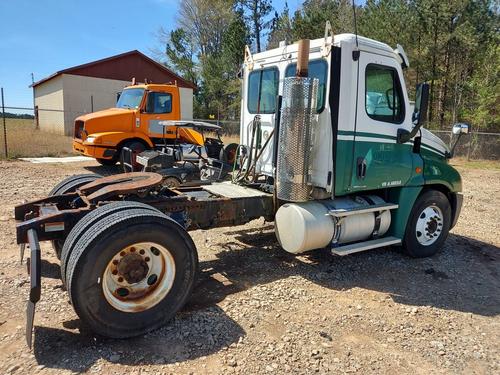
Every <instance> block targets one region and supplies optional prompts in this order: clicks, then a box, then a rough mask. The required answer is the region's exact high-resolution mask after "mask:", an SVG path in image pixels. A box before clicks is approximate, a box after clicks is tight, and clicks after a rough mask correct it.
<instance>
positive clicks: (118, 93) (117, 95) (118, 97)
mask: <svg viewBox="0 0 500 375" xmlns="http://www.w3.org/2000/svg"><path fill="white" fill-rule="evenodd" d="M121 95H122V93H121V92H117V93H116V102H117V103H118V100H120V96H121Z"/></svg>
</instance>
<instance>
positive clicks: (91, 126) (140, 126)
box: [73, 80, 222, 165]
mask: <svg viewBox="0 0 500 375" xmlns="http://www.w3.org/2000/svg"><path fill="white" fill-rule="evenodd" d="M192 118H193V97H192V90H191V89H186V88H183V87H178V86H177V85H176V84H153V83H146V84H135V82H134V80H133V82H132V84H131V85H130V86H127V87H125V88H124V90H123V91H122V92H121V93H120V95H119V97H118V101H117V103H116V106H115V108H109V109H105V110H102V111H98V112H93V113H89V114H86V115H82V116H79V117H77V118H76V119H75V128H74V136H73V151H75V152H76V153H78V154H81V155H85V156H90V157H92V158H95V159H96V160H97V161H98V162H99V163H100V164H103V165H114V164H116V163H117V162H118V161H120V162H123V160H124V156H125V155H124V151H123V150H124V149H125V148H127V149H129V150H132V152H133V153H134V155H136V154H139V153H141V152H142V151H144V150H149V149H155V148H157V147H163V146H164V145H165V143H173V142H185V143H188V144H192V145H197V146H205V143H206V142H205V141H206V139H205V137H203V135H202V134H200V132H199V131H198V130H196V129H193V128H192V127H191V128H190V127H185V126H184V127H182V128H178V130H177V128H176V126H175V123H176V122H179V121H191V120H192ZM165 121H167V122H170V124H171V125H170V126H166V127H165V126H163V125H162V124H163V123H164V122H165ZM217 141H218V140H217V139H216V138H209V139H208V142H209V143H210V142H212V143H213V142H217ZM219 141H220V140H219ZM219 143H220V144H222V143H221V142H219ZM216 157H219V153H217V156H216Z"/></svg>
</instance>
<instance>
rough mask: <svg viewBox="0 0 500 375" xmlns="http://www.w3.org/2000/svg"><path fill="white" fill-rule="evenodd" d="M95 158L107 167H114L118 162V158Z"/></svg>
mask: <svg viewBox="0 0 500 375" xmlns="http://www.w3.org/2000/svg"><path fill="white" fill-rule="evenodd" d="M95 160H97V162H98V163H99V164H101V165H104V166H106V167H112V166H113V165H115V164H116V162H117V160H116V159H95Z"/></svg>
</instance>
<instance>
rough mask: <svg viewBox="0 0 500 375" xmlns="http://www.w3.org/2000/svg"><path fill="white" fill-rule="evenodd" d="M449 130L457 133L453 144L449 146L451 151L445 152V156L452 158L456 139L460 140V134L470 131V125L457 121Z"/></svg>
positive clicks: (456, 142)
mask: <svg viewBox="0 0 500 375" xmlns="http://www.w3.org/2000/svg"><path fill="white" fill-rule="evenodd" d="M451 132H452V133H453V134H455V135H458V137H457V140H456V141H455V143H454V144H453V146H452V147H451V151H450V152H449V153H447V154H446V157H448V158H452V157H453V155H454V154H455V147H457V144H458V141H459V140H460V138H461V137H462V135H464V134H469V133H470V125H469V124H464V123H460V122H459V123H457V124H455V125H453V129H452V130H451Z"/></svg>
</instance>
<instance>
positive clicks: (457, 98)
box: [159, 0, 500, 131]
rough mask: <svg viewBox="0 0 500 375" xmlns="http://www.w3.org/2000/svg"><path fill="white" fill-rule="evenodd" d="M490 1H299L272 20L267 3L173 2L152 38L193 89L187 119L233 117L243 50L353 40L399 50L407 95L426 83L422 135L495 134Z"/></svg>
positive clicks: (493, 9) (494, 34)
mask: <svg viewBox="0 0 500 375" xmlns="http://www.w3.org/2000/svg"><path fill="white" fill-rule="evenodd" d="M499 4H500V3H499V1H498V0H447V1H440V0H367V1H366V2H365V3H364V4H362V5H353V3H352V1H351V0H305V1H304V2H303V3H302V4H301V6H300V7H299V8H298V9H297V10H296V11H294V12H293V13H292V12H290V10H289V8H288V6H287V5H286V4H285V6H284V8H283V9H282V10H281V11H280V12H278V11H276V10H275V9H274V7H273V3H272V1H271V0H181V2H180V6H179V13H178V18H177V24H176V28H175V29H174V30H164V29H162V30H160V33H159V35H160V40H161V43H162V46H163V47H162V50H163V51H164V53H163V54H162V59H163V60H164V61H165V64H166V65H167V66H168V67H170V68H171V69H173V70H174V71H176V72H177V73H179V74H180V75H181V76H183V77H184V78H186V79H188V80H190V81H192V82H193V83H195V84H196V86H197V87H198V90H197V92H196V94H195V107H194V112H195V116H196V117H198V118H208V116H210V115H212V116H213V115H215V116H218V117H219V118H221V119H238V117H239V110H240V85H241V83H240V81H239V79H238V78H237V75H238V72H239V70H240V69H241V66H242V63H243V59H244V48H245V45H249V46H250V48H251V50H252V52H259V51H263V50H265V49H269V48H275V47H277V46H278V44H279V42H280V41H282V40H286V41H287V42H288V43H293V42H294V41H297V40H299V39H301V38H309V39H315V38H321V37H323V35H324V28H325V23H326V21H327V20H328V21H330V23H331V25H332V29H333V31H334V33H335V34H341V33H354V31H355V30H354V16H353V15H354V12H355V13H356V25H357V31H358V34H359V35H362V36H365V37H368V38H373V39H376V40H379V41H382V42H385V43H387V44H389V45H390V46H392V47H395V46H396V44H400V45H402V46H403V47H404V49H405V51H406V53H407V55H408V57H409V60H410V67H409V68H408V69H407V70H406V71H405V79H406V84H407V87H408V89H409V90H410V97H411V96H412V95H413V93H414V88H415V86H416V84H417V83H419V82H423V81H425V82H428V83H429V84H430V88H431V92H430V105H429V112H428V117H429V118H428V120H429V125H428V127H431V128H437V129H449V127H450V126H451V124H452V123H455V122H459V121H463V122H468V123H471V124H472V125H473V127H474V128H475V129H476V130H490V131H500V121H499V120H500V119H499V113H498V108H499V105H500V86H499V82H500V80H499V74H500V73H499V65H500V64H499V61H500V51H499V48H500V47H499V46H500V43H499V41H500V34H499Z"/></svg>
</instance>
